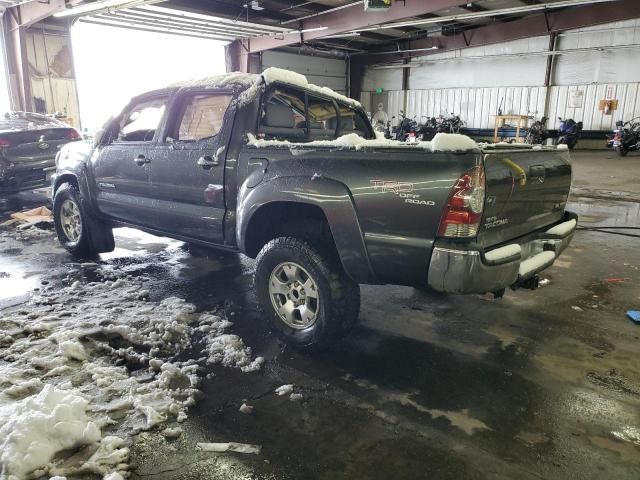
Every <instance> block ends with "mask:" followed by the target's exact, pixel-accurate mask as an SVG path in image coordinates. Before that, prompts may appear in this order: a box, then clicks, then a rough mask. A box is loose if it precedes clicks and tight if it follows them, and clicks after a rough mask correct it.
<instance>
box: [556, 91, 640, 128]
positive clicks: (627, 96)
mask: <svg viewBox="0 0 640 480" xmlns="http://www.w3.org/2000/svg"><path fill="white" fill-rule="evenodd" d="M576 89H580V90H582V91H584V103H583V106H582V107H581V108H572V107H571V106H570V104H569V102H568V101H567V99H568V98H569V97H570V92H571V91H573V90H576ZM608 90H610V91H611V93H612V98H613V99H616V100H618V109H617V110H616V111H614V112H613V113H612V114H611V115H605V114H604V113H603V112H602V111H600V109H599V106H600V105H599V104H600V100H604V99H605V98H606V96H607V91H608ZM549 97H550V98H549V107H548V111H549V123H548V126H549V127H550V128H558V123H559V122H558V120H557V117H562V118H567V117H568V118H573V119H574V120H576V121H582V122H583V123H584V129H585V130H612V129H613V127H614V126H615V124H616V121H618V120H630V119H631V118H634V117H637V116H640V83H622V84H620V83H619V84H603V85H593V84H590V85H573V86H557V87H551V92H550V95H549Z"/></svg>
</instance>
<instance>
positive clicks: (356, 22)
mask: <svg viewBox="0 0 640 480" xmlns="http://www.w3.org/2000/svg"><path fill="white" fill-rule="evenodd" d="M467 3H469V2H468V0H467V1H462V0H429V1H426V0H406V1H405V2H394V3H393V4H392V5H391V7H390V8H389V9H388V10H385V11H383V12H365V11H364V8H363V6H362V5H361V4H358V5H354V6H351V7H347V8H343V9H341V10H338V11H335V12H330V13H325V14H323V13H318V14H317V15H315V16H313V17H310V18H306V19H304V20H301V21H300V22H298V23H297V26H298V32H299V33H295V34H288V35H263V36H260V37H255V38H252V39H250V40H249V51H250V52H260V51H263V50H269V49H272V48H278V47H284V46H286V45H292V44H294V43H302V42H303V41H308V40H314V39H317V38H322V37H326V36H330V35H337V34H340V33H344V32H348V31H351V30H358V29H359V28H367V27H372V26H374V25H380V24H383V23H388V22H395V21H398V20H403V19H405V18H415V17H417V16H419V15H427V14H430V13H433V12H437V11H438V10H443V9H445V8H450V7H455V6H460V5H466V4H467ZM293 25H294V24H291V26H292V27H293ZM325 27H326V28H325ZM320 29H321V30H320ZM305 31H306V33H305ZM300 32H301V33H300Z"/></svg>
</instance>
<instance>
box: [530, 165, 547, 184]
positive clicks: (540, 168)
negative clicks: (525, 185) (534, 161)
mask: <svg viewBox="0 0 640 480" xmlns="http://www.w3.org/2000/svg"><path fill="white" fill-rule="evenodd" d="M546 173H547V169H546V168H545V166H544V165H531V166H530V167H529V178H532V179H533V178H537V179H538V180H539V181H540V183H542V182H544V177H545V175H546Z"/></svg>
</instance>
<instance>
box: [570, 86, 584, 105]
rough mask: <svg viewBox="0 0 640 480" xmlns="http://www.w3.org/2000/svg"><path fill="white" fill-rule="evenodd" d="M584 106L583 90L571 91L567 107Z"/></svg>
mask: <svg viewBox="0 0 640 480" xmlns="http://www.w3.org/2000/svg"><path fill="white" fill-rule="evenodd" d="M583 105H584V90H579V89H576V90H571V91H570V92H569V100H568V107H569V108H582V107H583Z"/></svg>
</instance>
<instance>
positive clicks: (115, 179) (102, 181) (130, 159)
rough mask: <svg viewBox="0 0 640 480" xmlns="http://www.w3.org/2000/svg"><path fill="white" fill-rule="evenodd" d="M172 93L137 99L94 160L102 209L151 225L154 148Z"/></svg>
mask: <svg viewBox="0 0 640 480" xmlns="http://www.w3.org/2000/svg"><path fill="white" fill-rule="evenodd" d="M168 101H169V96H168V95H166V94H164V95H163V94H160V95H151V96H145V97H144V98H140V99H137V100H134V101H133V102H132V103H131V104H130V105H129V106H128V107H127V108H126V109H125V110H124V112H123V113H122V114H121V115H120V116H119V117H118V119H116V121H115V122H116V123H115V124H114V126H113V131H112V132H110V135H111V137H112V138H113V140H112V141H111V142H110V143H108V144H107V145H104V146H102V147H101V148H100V151H99V153H98V155H97V156H96V157H94V160H93V162H94V163H93V172H94V175H95V181H96V188H97V196H96V199H97V203H98V208H99V209H100V210H101V211H102V212H104V213H106V214H108V215H110V216H112V217H114V218H117V219H120V220H123V221H126V222H129V223H134V224H137V225H143V226H148V219H149V218H150V217H151V216H153V210H154V205H153V203H152V201H151V189H150V165H151V162H152V161H153V158H152V152H151V147H152V145H153V141H154V140H155V137H156V134H157V133H158V131H159V130H160V128H159V127H160V125H161V123H162V121H163V118H164V114H165V111H166V109H167V104H168Z"/></svg>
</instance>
